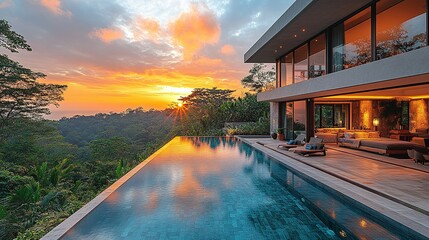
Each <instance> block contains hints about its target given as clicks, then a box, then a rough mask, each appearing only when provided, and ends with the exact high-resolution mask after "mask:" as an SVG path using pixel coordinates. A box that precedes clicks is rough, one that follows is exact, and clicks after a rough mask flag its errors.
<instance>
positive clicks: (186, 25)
mask: <svg viewBox="0 0 429 240" xmlns="http://www.w3.org/2000/svg"><path fill="white" fill-rule="evenodd" d="M169 27H170V31H171V34H172V37H173V39H174V41H175V42H176V43H177V44H178V45H180V46H182V47H183V57H184V59H185V60H189V59H191V58H192V56H193V55H194V54H195V53H196V52H197V51H198V50H200V49H201V48H202V47H204V45H206V44H215V43H217V42H218V41H219V37H220V26H219V23H218V21H217V19H216V16H215V15H214V14H213V13H212V12H210V11H208V10H200V9H199V8H198V6H197V5H192V7H191V9H190V11H189V12H184V13H182V14H181V15H180V16H179V18H178V19H176V20H175V21H174V22H172V23H170V25H169Z"/></svg>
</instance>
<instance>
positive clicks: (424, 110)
mask: <svg viewBox="0 0 429 240" xmlns="http://www.w3.org/2000/svg"><path fill="white" fill-rule="evenodd" d="M418 128H426V129H427V128H429V116H428V100H427V99H419V100H411V101H410V131H411V132H415V131H416V129H418Z"/></svg>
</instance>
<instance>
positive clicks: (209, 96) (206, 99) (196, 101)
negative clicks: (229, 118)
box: [179, 88, 235, 107]
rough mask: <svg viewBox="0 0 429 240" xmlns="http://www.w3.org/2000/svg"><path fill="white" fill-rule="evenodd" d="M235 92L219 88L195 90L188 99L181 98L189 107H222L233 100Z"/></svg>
mask: <svg viewBox="0 0 429 240" xmlns="http://www.w3.org/2000/svg"><path fill="white" fill-rule="evenodd" d="M233 92H235V90H230V89H218V88H195V89H194V90H192V93H191V94H189V95H188V96H186V97H181V98H179V100H180V101H182V102H183V103H184V104H185V105H187V106H194V107H202V106H207V105H213V106H220V105H221V104H222V103H223V102H226V101H230V100H232V99H233V97H232V96H231V94H232V93H233Z"/></svg>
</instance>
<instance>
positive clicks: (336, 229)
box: [63, 137, 395, 240]
mask: <svg viewBox="0 0 429 240" xmlns="http://www.w3.org/2000/svg"><path fill="white" fill-rule="evenodd" d="M292 182H293V184H291V183H292ZM285 186H287V187H285ZM317 189H318V188H316V187H314V186H312V185H311V184H308V183H307V182H306V181H304V180H303V179H301V178H299V177H298V176H295V175H294V174H293V173H292V172H290V171H289V170H288V169H287V168H285V167H284V166H283V165H282V164H280V163H278V162H277V161H275V160H273V159H271V158H269V157H268V156H266V155H265V154H263V153H262V152H259V151H256V150H255V149H253V148H252V147H251V146H249V145H247V144H244V143H242V142H240V141H237V140H236V139H235V138H217V137H189V138H188V137H176V138H175V139H173V140H172V142H171V143H170V144H169V146H168V147H167V148H165V149H164V150H163V151H161V152H160V153H159V154H158V155H157V156H156V157H155V158H154V159H153V160H152V161H151V162H150V163H149V164H147V165H146V166H145V167H143V168H142V169H141V170H140V171H139V172H137V173H136V174H135V175H134V176H133V177H131V178H130V179H129V180H128V181H127V182H125V183H124V184H123V185H122V186H121V187H120V188H118V189H117V190H116V191H115V192H113V193H112V194H111V195H110V196H109V197H108V198H107V199H105V200H104V201H103V202H102V203H101V204H100V205H98V206H97V207H96V208H95V209H94V210H93V211H92V212H90V213H89V214H88V215H87V216H86V217H85V218H83V219H82V220H81V221H80V222H79V223H78V224H76V225H75V226H74V227H73V228H72V229H70V230H69V231H68V232H67V234H66V235H64V236H63V239H91V240H93V239H94V240H95V239H103V240H104V239H153V238H156V239H158V238H178V239H202V238H203V239H231V238H234V239H337V238H341V237H344V236H345V237H348V238H350V237H355V236H357V235H354V232H353V231H354V229H353V227H350V226H351V225H353V226H354V225H356V226H365V228H363V227H361V229H370V230H369V231H367V232H364V233H363V235H362V236H359V237H367V238H368V237H369V238H371V236H379V235H378V234H387V235H384V236H387V238H384V239H389V238H395V237H394V236H392V237H389V233H388V232H387V231H386V230H385V229H383V228H382V227H381V226H379V225H377V224H375V223H373V222H372V221H371V220H369V219H367V218H363V217H360V216H358V215H356V216H354V215H353V216H352V215H350V214H349V215H347V216H351V217H352V218H353V219H354V218H355V217H358V219H360V221H358V222H357V223H356V224H353V223H351V224H349V225H347V226H345V225H342V224H341V223H335V221H334V222H332V219H337V218H338V216H339V215H342V213H343V212H344V211H347V210H344V208H343V205H341V204H339V203H338V201H336V200H335V201H331V200H329V198H327V197H326V196H325V195H319V197H320V196H322V197H324V198H326V201H323V199H318V197H313V198H314V199H311V198H312V197H311V196H306V195H305V194H303V193H305V192H306V191H310V192H315V191H316V190H317ZM318 191H320V190H318ZM324 194H325V193H324ZM316 195H317V194H316ZM296 196H298V197H296ZM304 197H309V199H310V200H314V201H315V202H313V203H310V204H309V203H308V202H307V201H303V200H304ZM322 205H325V206H328V209H329V211H330V212H329V213H328V214H324V213H323V210H317V206H322ZM337 206H341V207H340V208H338V207H337ZM310 208H311V210H310ZM312 210H313V211H312ZM349 211H351V210H349ZM313 212H316V213H319V212H320V213H321V215H319V216H322V217H321V218H322V219H323V220H324V221H322V220H320V219H319V218H318V217H317V216H316V215H315V214H314V213H313ZM329 214H331V215H332V216H329ZM324 218H329V219H328V220H327V219H324ZM326 224H328V225H329V227H327V225H326ZM335 233H336V234H335ZM342 233H343V234H345V235H344V236H343V235H342ZM373 233H375V234H376V235H371V234H373Z"/></svg>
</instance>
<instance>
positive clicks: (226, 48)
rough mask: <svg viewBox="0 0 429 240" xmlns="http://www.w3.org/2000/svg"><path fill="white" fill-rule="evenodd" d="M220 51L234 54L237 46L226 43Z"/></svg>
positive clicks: (225, 53)
mask: <svg viewBox="0 0 429 240" xmlns="http://www.w3.org/2000/svg"><path fill="white" fill-rule="evenodd" d="M220 52H221V53H222V54H223V55H234V54H235V48H234V47H233V46H232V45H230V44H226V45H223V46H222V48H221V49H220Z"/></svg>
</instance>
